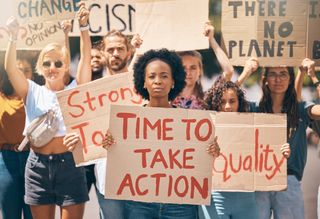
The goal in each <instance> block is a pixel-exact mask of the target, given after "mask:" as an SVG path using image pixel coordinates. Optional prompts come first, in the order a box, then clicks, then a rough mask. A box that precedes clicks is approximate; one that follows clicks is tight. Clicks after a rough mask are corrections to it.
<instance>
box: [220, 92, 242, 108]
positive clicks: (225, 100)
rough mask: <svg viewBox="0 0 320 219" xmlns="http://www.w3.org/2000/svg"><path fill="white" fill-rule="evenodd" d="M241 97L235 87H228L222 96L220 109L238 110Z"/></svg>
mask: <svg viewBox="0 0 320 219" xmlns="http://www.w3.org/2000/svg"><path fill="white" fill-rule="evenodd" d="M238 109H239V99H238V96H237V93H236V91H235V90H234V89H231V88H229V89H227V90H225V91H224V92H223V95H222V98H221V106H220V111H222V112H238Z"/></svg>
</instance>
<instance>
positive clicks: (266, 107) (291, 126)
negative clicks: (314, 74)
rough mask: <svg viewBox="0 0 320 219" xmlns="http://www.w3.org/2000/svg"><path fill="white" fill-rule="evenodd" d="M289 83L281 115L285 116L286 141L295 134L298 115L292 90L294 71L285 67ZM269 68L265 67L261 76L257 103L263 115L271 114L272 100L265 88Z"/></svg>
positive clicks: (269, 92) (293, 89)
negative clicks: (259, 97)
mask: <svg viewBox="0 0 320 219" xmlns="http://www.w3.org/2000/svg"><path fill="white" fill-rule="evenodd" d="M287 69H288V72H289V76H290V81H289V86H288V89H287V90H286V93H285V96H284V100H283V104H282V109H281V113H286V114H287V137H288V139H289V138H290V137H292V136H293V134H294V133H295V131H296V129H297V127H298V123H299V115H298V100H297V94H296V90H295V88H294V79H295V77H294V69H293V68H292V67H287ZM269 71H270V67H266V68H265V71H264V73H263V75H262V92H263V95H262V98H261V100H260V103H259V109H260V112H263V113H273V110H272V105H273V102H272V98H271V91H270V89H269V87H268V86H267V76H268V74H269Z"/></svg>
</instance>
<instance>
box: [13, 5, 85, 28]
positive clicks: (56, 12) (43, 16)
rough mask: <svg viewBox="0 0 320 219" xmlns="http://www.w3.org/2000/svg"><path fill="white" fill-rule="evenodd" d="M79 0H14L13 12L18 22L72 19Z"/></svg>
mask: <svg viewBox="0 0 320 219" xmlns="http://www.w3.org/2000/svg"><path fill="white" fill-rule="evenodd" d="M80 1H81V0H67V1H62V0H14V13H15V15H16V16H17V19H18V20H19V21H20V23H28V24H31V23H40V22H48V21H54V22H55V21H63V20H67V19H73V18H74V17H75V14H76V11H78V10H79V8H80V7H79V3H80Z"/></svg>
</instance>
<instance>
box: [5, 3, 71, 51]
mask: <svg viewBox="0 0 320 219" xmlns="http://www.w3.org/2000/svg"><path fill="white" fill-rule="evenodd" d="M41 2H43V6H42V7H40V6H41V4H42V3H41ZM48 2H49V0H43V1H39V0H37V1H35V0H30V1H26V0H20V1H18V0H15V1H7V2H6V4H5V7H6V10H3V11H2V12H3V13H2V12H1V13H0V50H6V48H7V44H8V40H9V33H8V31H7V28H6V26H5V25H6V22H7V20H8V18H9V17H10V16H15V17H16V18H17V19H18V21H19V24H20V25H21V27H20V30H19V35H18V40H17V49H25V50H41V49H43V47H45V46H46V45H47V44H48V43H51V42H56V43H60V44H64V33H63V30H62V28H61V27H60V22H61V20H63V19H62V18H63V17H64V16H63V14H64V13H59V16H52V17H51V18H50V19H49V18H46V15H48V10H49V8H48V10H47V7H45V6H46V5H48ZM57 2H60V1H57ZM65 2H67V1H65ZM29 3H30V5H31V6H34V8H29ZM61 4H62V3H61ZM18 5H20V6H18ZM36 5H38V6H36ZM60 7H62V5H60ZM19 8H20V9H19ZM28 8H29V9H28ZM19 10H20V11H21V13H23V14H24V16H25V17H21V16H19V15H18V11H19ZM29 10H30V13H29ZM40 11H42V15H43V16H44V17H43V16H41V17H40V15H41V13H40ZM56 12H57V10H56ZM29 14H31V15H32V16H36V15H38V16H36V17H34V19H33V18H32V17H30V15H29ZM58 17H59V19H58ZM45 20H51V21H50V22H44V21H45Z"/></svg>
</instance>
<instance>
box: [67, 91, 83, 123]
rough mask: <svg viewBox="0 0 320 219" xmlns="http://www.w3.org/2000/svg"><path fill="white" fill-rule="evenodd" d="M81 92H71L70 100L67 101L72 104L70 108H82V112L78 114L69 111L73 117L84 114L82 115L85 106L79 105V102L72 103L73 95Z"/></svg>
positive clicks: (69, 104)
mask: <svg viewBox="0 0 320 219" xmlns="http://www.w3.org/2000/svg"><path fill="white" fill-rule="evenodd" d="M79 92H80V91H78V90H74V91H73V92H71V93H70V95H69V96H68V101H67V103H68V106H70V109H73V108H74V107H75V108H78V109H80V113H78V114H74V113H72V112H69V114H70V116H71V117H73V118H78V117H80V116H82V115H83V114H84V108H83V107H82V106H81V105H79V104H73V103H72V98H73V96H74V95H76V94H78V93H79Z"/></svg>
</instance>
